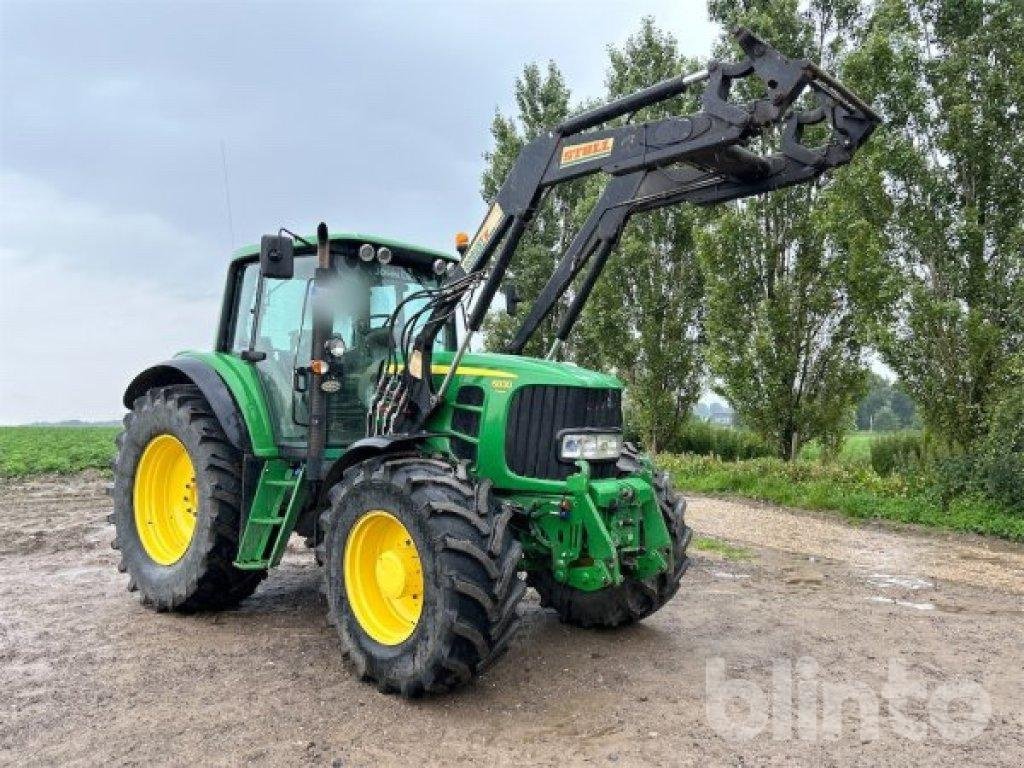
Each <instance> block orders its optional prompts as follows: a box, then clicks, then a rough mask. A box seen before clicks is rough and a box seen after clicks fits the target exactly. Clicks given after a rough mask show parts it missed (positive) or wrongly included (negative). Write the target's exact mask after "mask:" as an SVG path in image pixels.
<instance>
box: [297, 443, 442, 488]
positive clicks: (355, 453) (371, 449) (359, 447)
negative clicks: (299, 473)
mask: <svg viewBox="0 0 1024 768" xmlns="http://www.w3.org/2000/svg"><path fill="white" fill-rule="evenodd" d="M439 436H441V433H440V432H417V433H415V434H404V435H403V434H398V435H376V436H374V437H364V438H363V439H362V440H356V441H355V442H354V443H352V445H350V446H349V447H348V449H347V450H346V451H345V453H343V454H342V455H341V456H340V457H339V458H338V459H337V460H335V462H334V463H333V464H331V466H330V468H329V469H328V470H327V474H326V475H325V476H324V481H323V484H322V485H321V487H320V493H319V496H320V498H321V499H324V498H326V496H327V491H328V490H330V488H331V486H332V485H334V484H335V483H336V482H338V481H339V480H340V479H341V476H342V475H343V474H345V470H346V469H348V468H349V467H353V466H355V465H356V464H358V463H359V462H361V461H366V460H367V459H370V458H373V457H374V456H382V455H384V454H387V453H398V452H401V451H408V450H410V449H412V448H415V447H416V446H417V444H419V443H421V442H423V441H424V440H427V439H429V438H431V437H439ZM317 506H319V505H317Z"/></svg>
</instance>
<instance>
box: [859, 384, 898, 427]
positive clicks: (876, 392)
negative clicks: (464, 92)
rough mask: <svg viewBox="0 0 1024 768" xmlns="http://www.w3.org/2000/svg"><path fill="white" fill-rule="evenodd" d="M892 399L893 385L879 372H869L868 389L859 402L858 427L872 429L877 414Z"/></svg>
mask: <svg viewBox="0 0 1024 768" xmlns="http://www.w3.org/2000/svg"><path fill="white" fill-rule="evenodd" d="M891 400H892V386H891V385H890V384H889V382H888V380H887V379H885V378H884V377H882V376H879V375H878V374H877V373H868V390H867V392H866V393H865V395H864V397H862V398H861V400H860V402H859V403H857V413H856V416H855V422H856V425H857V429H871V425H872V421H873V419H874V416H875V414H876V413H877V412H878V411H879V409H881V408H885V407H887V406H888V405H889V403H890V402H891Z"/></svg>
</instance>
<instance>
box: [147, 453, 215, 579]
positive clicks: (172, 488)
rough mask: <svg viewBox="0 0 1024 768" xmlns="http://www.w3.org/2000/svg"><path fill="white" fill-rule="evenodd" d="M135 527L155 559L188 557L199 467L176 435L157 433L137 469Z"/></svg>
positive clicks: (166, 561)
mask: <svg viewBox="0 0 1024 768" xmlns="http://www.w3.org/2000/svg"><path fill="white" fill-rule="evenodd" d="M132 495H133V502H134V505H135V529H136V530H137V531H138V533H139V541H140V542H141V543H142V548H143V549H144V550H146V554H147V555H149V556H150V557H151V558H152V559H153V561H154V562H156V563H159V564H160V565H173V564H174V563H176V562H178V561H179V560H181V558H182V557H184V556H185V552H187V551H188V545H189V543H190V542H191V541H192V533H193V531H195V528H196V510H197V509H198V507H199V503H198V501H199V499H198V495H197V494H196V470H195V467H194V466H193V465H192V459H190V458H189V455H188V451H187V450H186V448H185V446H184V444H183V443H182V442H181V441H180V440H179V439H178V438H176V437H175V436H174V435H157V436H156V437H154V438H153V439H152V440H150V441H149V443H148V444H147V445H146V448H145V450H144V451H143V452H142V458H140V459H139V466H138V467H137V468H136V470H135V487H134V489H133V494H132Z"/></svg>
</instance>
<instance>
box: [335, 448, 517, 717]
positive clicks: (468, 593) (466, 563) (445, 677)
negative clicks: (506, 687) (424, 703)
mask: <svg viewBox="0 0 1024 768" xmlns="http://www.w3.org/2000/svg"><path fill="white" fill-rule="evenodd" d="M330 499H331V504H330V507H329V508H328V509H327V510H326V511H325V512H324V514H323V516H322V518H321V528H322V530H323V531H324V540H323V543H322V544H321V545H320V547H319V549H320V558H321V559H322V560H323V562H324V581H325V593H326V596H327V602H328V611H329V613H328V620H329V621H330V623H331V624H333V625H334V626H335V627H336V629H337V631H338V635H339V637H340V638H341V643H342V647H343V649H344V651H345V654H346V655H347V656H348V657H349V659H350V660H351V661H352V663H353V664H354V666H355V668H356V672H357V673H358V674H359V676H360V677H361V678H362V679H364V680H366V681H370V682H374V683H376V685H377V687H378V689H379V690H381V691H382V692H384V693H401V694H402V695H403V696H406V697H418V696H422V695H423V694H424V693H438V692H443V691H447V690H450V689H452V688H456V687H459V686H461V685H464V684H466V683H468V682H469V681H470V680H472V679H473V678H474V677H475V676H476V675H477V674H479V673H480V672H482V671H483V670H484V669H486V668H487V667H488V666H490V665H491V664H493V663H494V661H496V660H497V659H498V658H499V657H500V656H501V655H502V654H504V652H505V651H506V649H507V648H508V645H509V641H510V640H511V638H512V636H513V634H514V633H515V631H516V629H517V627H518V623H519V615H518V610H517V606H518V604H519V601H520V599H521V598H522V596H523V593H524V592H525V590H526V585H525V584H524V583H523V582H522V580H520V579H519V577H518V573H517V571H518V568H519V562H520V559H521V557H522V548H521V547H520V545H519V542H518V541H516V539H515V538H513V536H512V533H511V530H510V528H509V521H510V519H511V516H512V513H511V511H510V510H507V509H504V508H502V507H501V506H500V505H499V504H498V503H497V502H495V501H494V500H492V497H491V494H490V483H489V482H488V481H483V482H481V483H479V484H476V485H475V486H474V485H472V484H471V481H470V480H469V478H468V477H467V476H466V474H465V472H464V470H462V467H461V466H458V465H453V464H451V463H450V462H448V461H446V460H439V459H431V458H426V457H424V456H419V455H411V456H409V455H407V456H387V457H378V458H374V459H370V460H367V461H365V462H362V463H361V464H357V465H356V466H355V467H353V468H351V469H349V470H347V471H346V473H345V476H344V478H343V479H342V480H341V482H339V483H338V484H337V485H335V486H334V487H333V488H332V489H331V490H330ZM381 512H383V513H386V515H387V516H388V517H390V518H392V519H394V520H397V521H398V522H399V523H401V525H402V526H403V527H404V530H405V531H406V532H407V533H408V534H409V535H410V536H411V539H412V546H414V547H415V551H416V556H417V558H418V560H417V562H418V564H419V569H420V572H421V573H422V580H421V581H418V582H416V583H417V586H419V587H420V588H421V589H420V591H421V592H422V595H418V596H417V597H418V598H419V599H421V600H422V604H421V605H420V606H419V608H418V610H419V614H418V617H417V618H416V619H415V620H409V626H408V631H409V632H410V634H408V636H407V637H406V639H404V640H401V641H399V642H393V643H390V644H389V643H385V642H381V641H380V640H378V639H375V638H374V636H373V634H375V627H374V626H373V625H372V623H368V625H367V627H364V625H363V624H362V623H361V622H360V619H359V618H358V616H357V611H359V610H363V611H365V608H362V607H359V608H354V607H353V599H354V600H355V601H357V602H358V601H362V600H364V599H366V598H365V597H364V595H365V594H366V593H365V591H364V593H362V594H357V595H355V596H352V595H350V594H349V592H348V585H346V573H348V572H350V570H349V569H348V568H347V567H346V566H347V564H348V561H347V560H346V557H347V550H346V547H347V546H349V545H350V542H351V546H353V547H356V546H357V543H356V542H359V541H360V540H361V539H360V536H361V535H362V534H360V533H359V532H360V531H362V530H364V527H363V526H364V525H365V521H366V520H368V519H369V518H371V517H373V516H374V515H377V516H380V513H381ZM361 521H363V522H361ZM354 532H355V533H354ZM391 551H393V550H388V551H384V552H383V553H382V554H380V556H379V557H380V559H384V558H387V557H390V552H391ZM368 554H370V555H372V551H371V552H369V553H368ZM371 571H372V568H371V569H370V571H366V573H369V572H371ZM353 576H354V577H355V574H353ZM353 588H355V587H353ZM375 588H376V587H375V586H374V585H373V584H372V583H371V589H370V591H372V590H373V589H375ZM392 594H395V593H392ZM403 594H404V593H403ZM392 599H400V600H406V596H402V597H400V598H392ZM378 602H379V601H378ZM404 605H405V608H407V607H408V603H406V604H404ZM403 610H404V609H403ZM378 637H380V635H378Z"/></svg>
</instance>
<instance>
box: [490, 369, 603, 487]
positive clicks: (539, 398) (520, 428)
mask: <svg viewBox="0 0 1024 768" xmlns="http://www.w3.org/2000/svg"><path fill="white" fill-rule="evenodd" d="M572 427H605V428H608V429H610V430H619V429H621V428H622V392H621V391H620V390H618V389H588V388H584V387H556V386H549V385H535V386H528V387H522V388H521V389H518V390H516V392H515V394H514V395H513V396H512V404H511V406H510V407H509V411H508V428H507V430H506V432H505V462H506V463H507V464H508V467H509V469H511V470H512V471H513V472H515V473H516V474H517V475H519V476H521V477H537V478H543V479H546V480H564V479H565V478H567V477H568V476H569V475H571V474H573V473H574V472H576V471H577V469H576V465H575V464H573V463H572V462H564V461H559V459H558V439H557V436H558V433H559V432H561V431H562V430H563V429H569V428H572ZM590 469H591V476H592V477H595V478H606V477H614V476H615V461H605V462H592V463H591V466H590Z"/></svg>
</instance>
